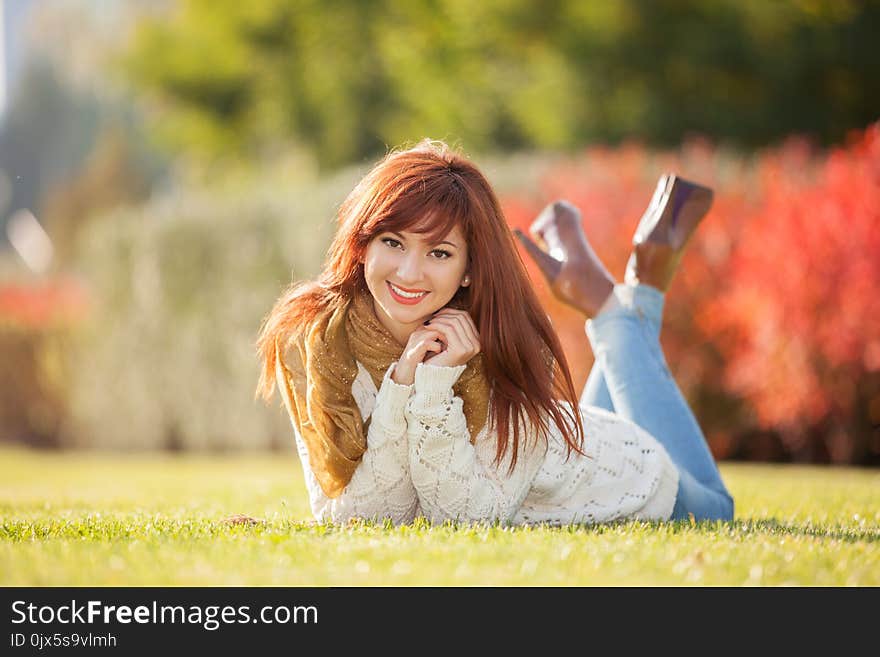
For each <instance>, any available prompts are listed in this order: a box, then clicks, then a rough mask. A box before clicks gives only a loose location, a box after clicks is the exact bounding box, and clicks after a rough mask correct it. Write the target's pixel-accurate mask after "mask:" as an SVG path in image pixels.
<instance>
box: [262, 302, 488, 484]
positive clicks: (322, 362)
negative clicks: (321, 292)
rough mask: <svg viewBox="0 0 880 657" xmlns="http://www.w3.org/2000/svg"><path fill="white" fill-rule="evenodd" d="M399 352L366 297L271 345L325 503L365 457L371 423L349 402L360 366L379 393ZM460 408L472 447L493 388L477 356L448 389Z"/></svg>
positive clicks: (279, 379)
mask: <svg viewBox="0 0 880 657" xmlns="http://www.w3.org/2000/svg"><path fill="white" fill-rule="evenodd" d="M402 353H403V347H402V346H400V345H399V344H398V343H397V342H396V341H395V340H394V338H393V337H392V336H391V334H390V333H389V332H388V330H387V329H386V328H385V327H384V326H382V324H381V323H380V322H379V320H378V318H377V317H376V314H375V312H374V310H373V298H372V296H371V295H370V294H369V292H366V291H363V292H358V293H356V294H355V295H354V297H353V299H351V300H350V301H349V302H342V303H340V304H339V305H338V307H336V308H333V309H329V310H327V311H325V312H324V313H322V314H320V315H319V316H318V317H316V318H315V320H314V321H313V322H312V323H311V325H309V326H307V327H304V329H303V330H300V331H298V332H297V334H296V335H294V336H292V337H291V338H290V339H289V340H288V342H287V344H285V345H282V344H279V343H278V342H276V344H275V355H276V363H277V365H276V372H275V373H276V383H277V385H278V388H279V390H280V391H281V395H282V397H283V398H284V403H285V405H286V407H287V410H288V413H289V414H290V418H291V421H292V422H293V425H294V426H295V427H296V429H297V431H298V432H299V435H300V436H301V437H302V439H303V441H304V442H305V444H306V447H307V448H308V453H309V466H310V467H311V470H312V472H313V473H314V474H315V477H316V478H317V480H318V483H319V484H320V485H321V489H322V490H323V491H324V493H325V494H326V495H327V496H328V497H331V498H332V497H337V496H339V495H340V494H341V493H342V491H343V490H344V489H345V487H346V485H348V482H349V481H350V480H351V477H352V475H353V474H354V471H355V468H357V466H358V463H360V460H361V456H363V453H364V451H366V449H367V438H366V436H367V429H368V426H369V418H368V419H367V421H366V422H364V421H362V419H361V413H360V410H359V409H358V406H357V404H356V403H355V400H354V397H353V396H352V394H351V386H352V383H353V382H354V380H355V377H357V373H358V367H357V363H360V364H361V365H363V366H364V368H365V369H366V370H367V371H368V372H369V373H370V376H371V377H372V379H373V383H374V384H375V385H376V388H377V389H378V387H379V386H380V385H381V383H382V379H383V378H384V376H385V372H386V371H387V370H388V368H389V367H390V366H391V363H393V362H395V361H397V360H399V359H400V356H401V354H402ZM453 393H454V394H455V395H457V396H459V397H461V399H462V401H463V402H464V414H465V417H466V419H467V425H468V430H469V431H470V434H471V442H473V440H474V438H475V437H476V435H477V433H478V432H479V431H480V430H481V429H482V428H483V426H484V425H485V423H486V418H487V416H488V408H489V393H490V386H489V382H488V381H487V379H486V373H485V368H484V364H483V356H482V354H477V355H476V356H474V357H473V358H471V360H470V361H469V362H468V364H467V367H466V368H465V371H464V372H462V374H461V376H460V377H459V379H458V381H457V382H456V383H455V385H454V386H453Z"/></svg>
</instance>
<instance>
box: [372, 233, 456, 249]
mask: <svg viewBox="0 0 880 657" xmlns="http://www.w3.org/2000/svg"><path fill="white" fill-rule="evenodd" d="M388 232H389V233H391V234H392V235H394V236H395V237H399V238H400V241H402V242H406V238H404V236H403V235H401V234H400V233H395V232H394V231H393V230H391V231H388ZM440 244H448V245H449V246H454V247H455V248H456V249H457V248H458V244H456V243H455V242H449V241H446V240H444V241H442V242H437V243H436V244H434V245H433V246H439V245H440Z"/></svg>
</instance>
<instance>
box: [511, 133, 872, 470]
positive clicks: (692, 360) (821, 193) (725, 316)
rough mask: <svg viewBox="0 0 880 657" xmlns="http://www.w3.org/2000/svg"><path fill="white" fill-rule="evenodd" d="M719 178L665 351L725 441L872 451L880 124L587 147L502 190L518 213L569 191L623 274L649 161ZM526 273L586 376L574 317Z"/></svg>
mask: <svg viewBox="0 0 880 657" xmlns="http://www.w3.org/2000/svg"><path fill="white" fill-rule="evenodd" d="M664 171H674V172H676V173H678V174H679V175H681V176H683V177H685V178H690V179H692V180H695V181H698V182H701V183H704V184H708V185H710V186H711V187H713V188H714V189H715V190H716V198H715V203H714V205H713V208H712V210H711V212H710V213H709V216H708V217H707V218H706V220H705V221H704V224H703V225H702V226H701V227H700V230H699V231H698V232H697V233H696V235H695V238H694V240H693V241H692V243H691V245H690V246H689V247H688V252H687V254H686V256H685V258H684V259H683V262H682V265H681V267H680V268H679V272H678V274H677V276H676V278H675V280H674V282H673V284H672V287H671V289H670V292H669V294H668V300H667V310H666V316H665V320H664V328H663V333H662V336H661V337H662V341H663V344H664V349H665V352H666V354H667V359H668V361H669V364H670V367H671V369H672V371H673V373H674V374H675V376H676V379H677V380H678V382H679V384H680V386H681V387H682V389H683V391H684V392H685V394H686V396H687V397H688V399H689V400H690V402H691V403H692V405H693V406H694V408H695V412H696V415H697V417H698V418H699V419H700V422H701V424H702V425H703V427H704V429H705V430H706V431H707V433H708V435H709V439H710V443H711V444H712V447H713V450H714V451H715V452H716V453H717V454H718V455H720V456H742V457H749V458H760V459H796V460H803V461H817V462H826V461H833V462H840V463H844V462H845V463H877V462H880V430H878V427H880V313H878V312H877V309H876V306H877V301H876V298H875V296H876V289H877V288H878V286H880V257H878V254H880V210H878V209H880V124H874V125H873V126H871V127H870V128H868V129H867V130H866V131H865V132H864V133H856V134H853V135H851V137H850V140H849V142H848V145H847V146H846V147H842V148H837V149H834V150H833V151H831V152H830V153H829V154H823V153H820V152H817V151H815V150H813V149H812V148H811V147H810V146H809V144H808V143H807V142H805V141H803V140H800V139H792V140H789V141H788V142H786V143H785V144H784V145H782V146H781V147H779V148H775V149H772V150H768V151H766V152H764V153H763V154H760V155H759V156H757V157H755V158H754V159H753V160H748V159H743V158H741V157H738V156H734V155H732V154H731V153H727V152H725V151H723V150H718V149H715V148H713V147H712V146H711V145H709V144H707V143H705V142H701V141H694V142H691V143H689V144H687V145H686V146H685V147H684V148H683V149H682V150H681V152H680V153H657V152H650V151H647V150H644V149H643V148H641V147H639V146H637V145H632V144H630V145H628V146H625V147H623V148H620V149H616V150H608V149H604V148H597V149H589V150H587V151H585V152H584V153H583V154H582V155H581V156H580V157H576V158H572V159H571V160H569V161H567V162H565V163H564V164H561V165H558V166H555V167H553V168H552V169H551V170H550V171H549V173H548V174H547V175H546V176H545V178H544V181H543V184H542V193H541V194H540V198H534V197H525V196H522V195H519V196H516V197H511V198H508V199H507V201H506V203H505V207H506V210H507V213H508V219H509V221H510V222H511V224H512V225H514V226H518V227H520V228H523V229H525V228H527V226H528V224H529V222H530V221H531V219H532V218H533V217H534V215H535V214H536V212H537V211H538V210H539V209H540V207H541V206H542V205H543V203H545V202H548V201H549V200H552V199H554V198H558V197H565V198H568V199H569V200H571V201H573V202H574V203H575V204H577V205H578V206H579V207H580V208H582V210H583V213H584V224H585V230H586V233H587V235H588V237H589V239H590V241H591V242H592V243H593V244H594V246H595V247H596V250H597V252H598V253H599V255H600V256H601V257H602V258H603V259H604V260H605V262H606V263H607V264H608V265H609V267H610V268H611V271H612V273H614V274H615V275H616V276H618V277H622V275H623V271H624V267H625V263H626V259H627V257H628V254H629V251H630V239H631V237H632V232H633V230H634V228H635V226H636V224H637V222H638V219H639V217H640V216H641V214H642V212H643V211H644V209H645V207H646V206H647V202H648V200H649V199H650V197H651V193H652V191H653V187H654V184H655V183H656V180H657V177H658V176H659V174H660V173H662V172H664ZM529 266H530V268H531V269H530V270H531V271H532V278H533V280H534V281H535V283H536V286H537V287H538V288H539V290H540V293H541V295H542V298H543V300H544V302H545V305H546V306H547V308H548V309H549V310H550V312H551V315H552V316H553V317H555V318H556V322H557V329H558V330H559V332H560V334H561V336H562V339H563V341H564V342H565V344H566V347H567V353H568V354H571V356H572V358H571V361H572V362H571V365H572V369H573V374H574V375H575V379H576V380H577V381H578V382H583V381H585V380H586V377H587V373H588V370H589V367H590V365H591V364H592V357H591V355H590V353H589V348H588V346H587V342H586V338H585V337H584V334H583V321H582V318H581V317H580V316H579V315H577V314H576V313H574V312H573V311H570V310H568V309H567V308H565V307H564V306H561V305H560V304H558V303H556V302H555V301H554V300H553V299H552V298H550V296H549V293H548V291H547V290H546V287H545V286H544V285H543V281H542V280H541V276H540V274H539V273H538V272H537V271H536V270H535V269H534V267H532V265H531V263H529Z"/></svg>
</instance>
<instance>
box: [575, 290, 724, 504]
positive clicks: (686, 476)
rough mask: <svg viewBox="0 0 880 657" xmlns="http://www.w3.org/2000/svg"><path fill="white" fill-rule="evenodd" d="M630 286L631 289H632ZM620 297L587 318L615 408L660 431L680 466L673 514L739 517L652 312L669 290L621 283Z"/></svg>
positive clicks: (656, 434) (648, 428) (652, 431)
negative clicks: (674, 373)
mask: <svg viewBox="0 0 880 657" xmlns="http://www.w3.org/2000/svg"><path fill="white" fill-rule="evenodd" d="M627 288H628V289H627ZM614 293H615V296H616V297H617V299H618V301H619V302H620V303H619V304H617V306H616V307H614V308H610V309H608V310H606V311H604V312H602V313H601V314H599V315H598V316H597V317H595V318H593V319H591V320H589V321H588V322H587V327H586V328H587V336H588V337H589V339H590V344H591V345H592V347H593V353H594V354H595V356H596V361H597V363H598V364H599V366H600V367H601V368H602V374H603V376H604V379H605V382H606V384H607V389H608V394H609V396H610V398H611V400H612V403H613V404H614V412H615V413H617V414H619V415H621V416H623V417H625V418H627V419H628V420H630V421H632V422H635V423H636V424H638V425H639V426H640V427H642V428H643V429H645V430H646V431H648V433H650V434H651V435H652V436H654V437H655V438H656V439H657V440H658V441H659V442H660V443H662V444H663V446H664V447H665V448H666V451H667V452H668V453H669V456H670V457H671V458H672V461H673V462H674V463H675V465H676V466H677V467H678V470H679V492H678V497H677V499H676V505H675V509H674V510H673V516H672V517H673V519H679V518H686V517H687V515H688V513H693V514H694V516H695V517H696V518H697V519H723V520H729V519H731V518H732V517H733V500H732V499H731V497H730V494H729V493H728V492H727V489H726V488H725V486H724V482H722V480H721V475H720V473H719V472H718V467H717V466H716V464H715V459H714V458H713V457H712V453H711V452H710V451H709V447H708V445H707V444H706V439H705V437H704V436H703V432H702V431H701V430H700V426H699V424H698V423H697V421H696V418H694V415H693V413H692V412H691V410H690V408H689V407H688V404H687V401H686V400H685V399H684V397H683V395H682V394H681V391H680V390H679V388H678V386H677V385H676V383H675V380H674V379H673V378H672V374H671V373H670V372H669V367H668V366H667V364H666V359H665V358H664V356H663V352H662V349H661V347H660V341H659V334H658V332H657V331H656V330H655V328H654V326H653V325H652V321H651V320H650V319H649V317H653V316H657V317H659V315H655V313H656V311H658V310H659V311H661V312H662V301H663V295H662V294H661V293H660V291H659V290H656V289H654V288H650V287H647V286H636V287H635V288H633V287H632V286H626V285H618V286H616V287H615V292H614Z"/></svg>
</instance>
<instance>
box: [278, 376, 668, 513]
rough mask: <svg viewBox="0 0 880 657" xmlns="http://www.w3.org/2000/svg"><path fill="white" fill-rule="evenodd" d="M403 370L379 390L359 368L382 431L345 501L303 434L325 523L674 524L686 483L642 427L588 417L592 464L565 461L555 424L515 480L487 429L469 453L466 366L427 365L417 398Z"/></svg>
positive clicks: (364, 397) (314, 496)
mask: <svg viewBox="0 0 880 657" xmlns="http://www.w3.org/2000/svg"><path fill="white" fill-rule="evenodd" d="M394 365H396V363H395V364H394ZM394 365H392V366H391V367H390V368H389V369H388V371H387V372H386V373H385V377H384V379H383V381H382V384H381V386H380V388H379V390H376V386H375V384H374V383H373V380H372V378H371V377H370V375H369V373H368V372H367V370H366V369H365V368H364V367H363V366H362V365H361V364H360V363H358V370H359V372H358V376H357V377H356V379H355V381H354V383H353V384H352V394H353V396H354V399H355V401H356V403H357V405H358V408H359V409H360V412H361V416H362V417H363V419H364V420H366V419H367V418H368V417H370V416H372V420H371V422H370V427H369V430H368V432H367V449H366V451H365V452H364V454H363V457H362V461H361V463H360V464H359V465H358V467H357V469H356V470H355V472H354V475H353V476H352V478H351V480H350V481H349V483H348V485H347V486H346V488H345V489H344V490H343V492H342V494H341V495H339V496H338V497H336V498H329V497H327V496H326V495H325V494H324V492H323V490H322V489H321V486H320V485H319V484H318V481H317V479H316V478H315V476H314V474H313V473H312V472H311V470H310V468H309V459H308V451H307V448H306V446H305V443H304V442H303V440H302V438H301V437H300V435H299V433H298V432H297V431H296V427H295V426H294V433H295V435H296V445H297V451H298V452H299V456H300V461H301V462H302V465H303V472H304V473H305V480H306V486H307V488H308V493H309V501H310V504H311V508H312V513H313V515H314V516H315V518H316V519H318V520H330V521H334V522H344V521H347V520H349V519H352V518H365V519H374V520H378V519H383V518H390V519H391V520H392V522H394V523H395V524H403V523H409V522H412V520H413V519H414V518H416V517H417V516H420V515H421V516H425V517H427V518H428V519H430V520H432V521H434V522H440V521H443V520H447V519H450V520H458V521H465V522H475V521H476V522H479V521H484V522H493V521H501V522H502V523H504V524H514V525H519V524H538V523H547V524H553V525H561V524H568V523H589V524H592V523H600V522H608V521H612V520H616V519H621V518H634V519H645V520H665V519H667V518H669V516H670V515H671V513H672V508H673V506H674V504H675V497H676V493H677V491H678V471H677V469H676V468H675V466H674V464H673V463H672V461H671V460H670V458H669V456H668V454H667V453H666V450H665V449H664V448H663V446H662V445H661V444H660V443H659V442H657V440H656V439H655V438H654V437H652V436H651V435H650V434H648V433H647V432H646V431H644V430H643V429H641V428H640V427H638V426H637V425H635V424H633V423H632V422H629V421H628V420H626V419H624V418H622V417H620V416H618V415H615V414H613V413H609V412H607V411H605V410H602V409H599V408H596V407H583V406H582V407H580V409H579V410H580V413H581V417H582V418H583V424H584V435H585V444H584V451H585V452H586V454H587V456H586V457H585V456H581V455H580V454H578V453H577V452H573V453H572V454H571V456H570V457H569V458H568V459H566V449H565V443H564V441H563V439H562V436H561V434H560V432H559V430H558V428H557V427H556V426H555V425H554V424H553V423H551V432H550V436H549V441H548V444H546V445H543V444H540V445H539V446H538V447H535V448H533V449H522V450H521V452H520V455H519V457H518V459H517V464H516V467H515V468H514V470H513V472H512V473H510V474H508V466H509V461H505V462H503V463H502V464H501V465H500V466H497V467H496V466H495V465H493V459H494V456H495V436H489V435H487V433H488V432H487V427H486V426H484V428H483V430H482V431H481V432H480V433H479V435H478V436H477V439H476V443H475V444H474V445H472V444H471V443H470V440H469V439H470V435H469V433H468V428H467V422H466V420H465V415H464V411H463V404H462V400H461V398H459V397H456V396H454V394H453V391H452V386H453V384H454V383H455V382H456V381H457V380H458V377H459V376H460V375H461V373H462V372H463V371H464V369H465V366H464V365H460V366H458V367H440V366H435V365H430V364H427V363H422V364H420V365H418V366H417V368H416V373H415V381H414V383H413V384H412V385H408V386H405V385H400V384H398V383H395V382H394V381H393V380H392V379H391V372H393V371H394ZM288 410H289V409H288ZM487 426H488V425H487ZM525 429H526V430H529V429H530V428H529V427H525ZM531 431H534V429H531ZM535 442H536V441H531V443H532V444H534V443H535ZM527 443H528V441H527Z"/></svg>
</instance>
